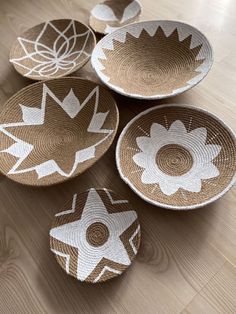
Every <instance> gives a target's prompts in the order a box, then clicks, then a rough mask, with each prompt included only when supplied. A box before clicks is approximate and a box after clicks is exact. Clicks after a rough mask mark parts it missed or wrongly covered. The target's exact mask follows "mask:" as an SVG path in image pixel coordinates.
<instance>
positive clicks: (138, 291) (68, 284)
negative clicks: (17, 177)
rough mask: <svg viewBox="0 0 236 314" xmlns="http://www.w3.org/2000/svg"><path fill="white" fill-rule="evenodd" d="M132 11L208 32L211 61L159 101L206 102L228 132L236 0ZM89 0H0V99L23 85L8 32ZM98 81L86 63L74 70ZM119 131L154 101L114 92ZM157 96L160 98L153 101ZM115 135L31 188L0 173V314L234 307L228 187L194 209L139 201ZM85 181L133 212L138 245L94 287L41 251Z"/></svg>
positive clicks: (234, 98) (164, 0) (234, 108)
mask: <svg viewBox="0 0 236 314" xmlns="http://www.w3.org/2000/svg"><path fill="white" fill-rule="evenodd" d="M141 2H142V4H143V7H144V10H143V16H142V19H143V20H146V19H174V20H180V21H184V22H187V23H190V24H192V25H194V26H197V27H198V28H199V29H200V30H201V31H203V32H204V33H205V34H206V35H207V37H208V38H209V39H210V41H211V43H212V45H213V48H214V52H215V63H214V66H213V68H212V70H211V72H210V74H209V75H208V76H207V78H206V79H205V80H204V81H203V82H202V83H201V84H199V85H198V86H197V87H195V88H194V89H193V90H190V91H189V92H186V93H184V94H183V95H181V96H178V97H175V98H172V99H168V100H165V101H161V102H175V103H190V104H194V105H196V106H199V107H202V108H206V109H209V110H211V111H212V112H213V113H215V114H217V115H218V116H219V117H220V118H222V119H224V120H225V122H226V123H227V124H229V126H231V127H232V128H233V129H234V130H236V127H235V125H236V118H235V116H236V74H235V73H236V16H235V12H236V1H235V0H191V1H190V0H178V1H176V0H158V1H157V0H155V1H154V0H143V1H141ZM95 3H96V1H95V0H60V1H59V0H57V1H53V0H34V1H30V0H1V1H0V43H1V46H0V105H1V106H3V105H4V101H6V100H7V99H8V98H9V97H10V96H11V95H12V94H13V93H15V92H16V91H18V90H19V89H20V88H22V87H23V86H25V85H27V84H29V83H31V82H30V81H29V80H27V79H24V78H22V77H21V76H20V75H19V74H17V73H16V72H15V71H14V69H13V67H12V66H11V65H10V64H9V63H8V55H9V48H10V46H11V44H12V42H13V41H14V40H15V38H16V36H17V35H19V34H20V33H21V32H22V31H24V30H25V29H27V28H28V27H30V26H33V25H35V24H37V23H39V22H41V21H44V20H48V19H53V18H61V17H69V18H75V19H78V20H82V21H84V22H87V21H88V16H89V11H90V9H91V8H92V7H93V5H94V4H95ZM76 75H78V76H83V77H87V78H91V79H93V80H98V79H97V78H96V75H95V74H94V73H93V72H92V69H91V67H90V65H89V64H88V65H86V66H85V68H84V69H82V70H80V71H78V72H77V73H76ZM116 99H117V102H118V106H119V109H120V114H121V122H120V129H119V132H120V130H122V128H123V127H124V126H125V124H126V123H127V122H128V121H129V120H130V119H131V118H132V117H133V116H134V115H136V114H137V113H138V112H140V111H143V110H144V109H146V108H147V107H150V106H152V105H154V104H155V103H157V101H151V102H148V101H146V102H141V101H135V100H131V99H126V98H125V97H121V96H117V95H116ZM158 103H160V102H158ZM114 150H115V143H114V144H113V146H112V148H111V149H110V150H109V151H108V152H107V153H106V155H105V156H104V157H103V158H102V159H101V160H100V161H99V162H98V163H97V164H96V165H95V166H93V167H92V168H91V169H90V170H88V171H87V172H86V173H84V174H83V175H81V176H80V177H78V178H77V179H75V180H73V181H71V182H68V183H65V184H61V185H58V186H55V187H50V188H46V189H43V188H40V189H31V188H28V187H24V186H21V185H18V184H16V183H13V182H11V181H9V180H8V179H5V178H4V177H2V176H1V177H0V313H1V314H2V313H3V314H5V313H18V314H21V313H24V314H25V313H30V314H34V313H66V314H70V313H104V314H106V313H109V314H111V313H135V314H137V313H138V314H139V313H145V314H149V313H184V314H186V313H201V314H202V313H203V314H209V313H220V314H226V313H234V314H235V313H236V268H235V266H236V230H235V227H236V189H232V190H231V191H230V192H229V193H228V194H227V195H226V196H225V197H223V198H222V199H221V200H219V201H217V202H216V203H214V204H212V205H210V206H207V207H205V208H202V209H199V210H193V211H189V212H176V211H168V210H163V209H160V208H157V207H154V206H151V205H148V204H146V203H145V202H143V201H142V200H141V199H140V198H139V197H137V196H136V195H135V194H134V193H133V192H132V191H131V190H130V189H129V188H128V187H127V186H126V185H125V183H123V182H122V181H121V179H120V178H119V175H118V172H117V170H116V167H115V163H114ZM91 186H94V187H107V188H111V189H113V190H115V191H118V192H120V193H121V194H123V196H124V197H126V198H128V199H129V200H130V201H131V202H132V204H133V206H134V207H135V209H136V210H137V211H138V213H139V217H140V221H141V224H142V236H143V239H142V245H141V249H140V252H139V254H138V257H137V259H136V261H135V263H134V265H133V266H132V267H131V268H130V269H129V270H128V271H127V272H126V273H125V274H124V275H123V276H121V277H120V278H117V279H115V280H113V281H111V282H107V283H105V284H101V285H88V284H80V283H79V282H77V281H76V280H74V279H72V278H69V277H68V276H67V275H66V274H65V273H64V272H63V271H62V270H61V269H60V267H59V266H58V265H57V263H56V260H55V259H54V257H53V256H52V254H51V253H50V251H49V237H48V232H49V228H50V224H51V220H52V218H53V215H54V214H55V213H56V212H57V211H58V210H59V209H60V206H61V204H62V202H64V201H65V200H66V199H67V198H69V197H70V196H71V195H72V194H73V193H75V192H77V191H83V190H84V189H87V188H89V187H91Z"/></svg>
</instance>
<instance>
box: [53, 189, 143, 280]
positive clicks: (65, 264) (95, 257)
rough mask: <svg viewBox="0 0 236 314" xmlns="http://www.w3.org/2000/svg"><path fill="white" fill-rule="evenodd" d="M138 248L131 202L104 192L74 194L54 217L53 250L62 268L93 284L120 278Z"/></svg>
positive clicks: (136, 228) (91, 191)
mask: <svg viewBox="0 0 236 314" xmlns="http://www.w3.org/2000/svg"><path fill="white" fill-rule="evenodd" d="M69 208H72V209H71V210H69V211H68V209H69ZM139 245H140V226H139V223H138V219H137V214H136V212H135V211H133V210H132V208H131V205H130V204H129V203H128V201H125V200H121V199H120V197H119V196H117V195H116V194H115V193H114V192H112V191H107V190H105V189H98V190H95V189H90V190H89V191H87V192H84V193H81V194H79V195H77V194H75V195H74V197H73V199H72V200H70V201H69V202H68V203H67V204H66V205H65V206H64V209H62V211H61V212H60V213H58V214H57V215H56V216H55V218H54V222H53V225H52V228H51V230H50V247H51V250H52V251H53V252H54V253H55V255H56V259H57V261H58V263H59V264H60V265H61V267H62V268H63V269H64V270H65V271H66V272H67V273H68V274H70V275H72V276H73V277H75V278H77V279H78V280H81V281H87V282H92V283H96V282H102V281H106V280H108V279H111V278H113V277H116V276H117V275H120V274H121V273H122V272H123V271H124V270H125V269H126V268H127V267H128V266H129V265H130V264H131V262H132V261H133V259H134V257H135V256H136V254H137V250H138V248H139ZM66 256H69V257H66Z"/></svg>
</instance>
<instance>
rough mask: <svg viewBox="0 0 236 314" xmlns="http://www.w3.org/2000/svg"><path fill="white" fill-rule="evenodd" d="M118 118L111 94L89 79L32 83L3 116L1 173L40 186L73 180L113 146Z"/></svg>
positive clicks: (0, 155)
mask: <svg viewBox="0 0 236 314" xmlns="http://www.w3.org/2000/svg"><path fill="white" fill-rule="evenodd" d="M31 108H32V109H31ZM30 109H31V110H30ZM118 120H119V118H118V111H117V107H116V103H115V100H114V99H113V97H112V96H111V94H110V93H109V92H108V91H106V90H105V89H104V88H103V87H101V86H99V85H97V84H95V83H93V82H91V81H87V80H83V79H78V78H61V79H55V80H50V81H45V82H44V83H43V82H40V83H35V84H33V85H30V86H28V87H26V88H25V89H23V90H21V91H19V92H18V93H17V94H15V95H14V96H13V97H12V98H10V99H9V101H8V102H7V103H6V105H5V109H4V110H2V112H1V115H0V123H1V125H0V127H1V128H3V129H4V131H3V132H1V141H0V150H1V153H0V160H1V165H0V168H1V171H2V173H4V174H5V175H7V176H9V177H10V178H11V179H12V180H15V181H17V182H20V183H24V184H28V185H36V186H40V185H51V184H55V183H58V182H62V181H65V180H67V179H69V178H72V177H75V176H77V175H78V174H80V173H82V172H83V171H84V170H86V169H87V168H89V167H90V166H91V165H92V164H94V162H95V161H97V160H98V159H99V158H100V157H101V156H102V155H103V154H104V153H105V151H106V150H107V149H108V148H109V146H110V145H111V143H112V141H113V139H114V136H115V133H116V130H117V126H118ZM62 126H63V127H62ZM16 145H17V146H16ZM24 152H26V153H24Z"/></svg>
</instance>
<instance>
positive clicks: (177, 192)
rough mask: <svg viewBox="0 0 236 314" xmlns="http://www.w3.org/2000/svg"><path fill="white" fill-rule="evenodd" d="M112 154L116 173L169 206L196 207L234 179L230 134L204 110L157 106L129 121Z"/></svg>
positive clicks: (146, 195)
mask: <svg viewBox="0 0 236 314" xmlns="http://www.w3.org/2000/svg"><path fill="white" fill-rule="evenodd" d="M116 160H117V167H118V170H119V172H120V175H121V178H122V179H123V180H124V181H125V182H127V183H128V185H129V186H130V187H131V188H132V189H133V190H134V191H135V192H136V193H137V194H138V195H139V196H141V197H142V198H143V199H144V200H146V201H148V202H150V203H152V204H155V205H158V206H161V207H165V208H170V209H192V208H197V207H201V206H203V205H206V204H208V203H210V202H213V201H215V200H216V199H218V198H219V197H221V196H222V195H223V194H224V193H226V192H227V191H228V190H229V189H230V187H231V186H232V185H233V184H234V182H235V179H236V177H235V171H236V143H235V135H234V134H233V132H232V131H231V130H230V129H229V128H228V127H227V126H226V125H225V124H224V123H223V122H222V121H221V120H219V119H218V118H217V117H215V116H213V115H212V114H210V113H209V112H207V111H205V110H200V109H198V108H194V107H191V106H184V105H174V104H173V105H162V106H157V107H153V108H150V109H148V110H146V111H144V112H142V113H141V114H139V115H137V116H136V117H135V118H134V119H133V120H131V121H130V122H129V123H128V125H127V126H126V127H125V129H124V130H123V132H122V133H121V135H120V138H119V140H118V144H117V149H116Z"/></svg>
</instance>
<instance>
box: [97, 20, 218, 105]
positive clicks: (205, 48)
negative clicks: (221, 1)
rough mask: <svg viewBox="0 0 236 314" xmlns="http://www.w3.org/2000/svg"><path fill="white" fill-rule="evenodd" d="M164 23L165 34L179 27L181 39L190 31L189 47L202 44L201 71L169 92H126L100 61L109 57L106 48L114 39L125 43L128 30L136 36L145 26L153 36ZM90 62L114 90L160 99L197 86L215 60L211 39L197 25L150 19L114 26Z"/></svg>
mask: <svg viewBox="0 0 236 314" xmlns="http://www.w3.org/2000/svg"><path fill="white" fill-rule="evenodd" d="M159 26H160V27H161V28H162V29H163V31H164V33H165V35H166V36H169V35H170V34H171V33H172V32H173V31H174V30H175V29H176V28H177V30H178V35H179V39H180V41H183V40H184V39H185V38H187V37H188V36H189V35H192V39H191V45H190V48H191V49H192V48H194V47H196V46H198V45H202V47H201V50H200V52H199V54H198V56H197V58H196V59H197V60H202V59H204V61H203V63H202V64H201V65H200V66H199V67H198V68H197V69H196V71H197V72H199V74H198V75H196V76H195V77H194V78H192V79H191V80H189V81H188V82H187V83H186V85H185V86H183V87H181V88H179V89H176V90H173V92H171V93H170V94H168V95H159V94H157V95H152V96H143V95H141V94H129V93H127V92H125V91H124V90H123V89H122V88H121V87H119V86H117V85H114V84H112V83H110V82H109V81H110V78H109V77H108V76H107V75H105V74H104V73H103V72H102V70H104V66H103V65H102V63H101V59H106V56H105V54H104V52H103V49H109V50H113V49H114V46H113V42H114V40H115V41H119V42H121V43H125V41H126V35H127V33H129V34H131V35H133V36H134V37H136V38H139V37H140V34H141V32H142V30H146V31H147V32H148V34H149V35H150V36H154V35H155V33H156V31H157V28H158V27H159ZM91 63H92V66H93V68H94V69H95V71H96V72H97V74H98V76H99V77H100V79H101V80H102V81H103V83H104V84H106V85H107V86H108V87H109V88H111V89H113V90H115V91H116V92H118V93H120V94H123V95H125V96H129V97H135V98H140V99H144V98H148V99H161V98H166V97H170V96H174V95H178V94H180V93H182V92H184V91H186V90H188V89H189V88H190V87H193V86H195V85H196V84H198V83H199V82H200V81H201V80H202V79H203V78H204V77H205V76H206V75H207V73H208V72H209V70H210V68H211V66H212V63H213V52H212V48H211V45H210V43H209V42H208V40H207V38H206V37H205V36H204V35H203V34H202V33H201V32H200V31H198V30H197V29H196V28H194V27H192V26H191V25H188V24H185V23H181V22H176V21H168V20H163V21H147V22H139V23H134V24H129V25H127V26H125V27H122V28H119V29H117V30H113V31H112V32H111V33H110V34H108V35H107V36H105V37H104V38H103V39H102V40H100V41H99V43H98V44H97V45H96V47H95V48H94V50H93V52H92V57H91Z"/></svg>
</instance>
